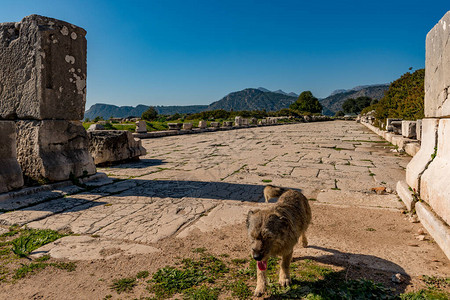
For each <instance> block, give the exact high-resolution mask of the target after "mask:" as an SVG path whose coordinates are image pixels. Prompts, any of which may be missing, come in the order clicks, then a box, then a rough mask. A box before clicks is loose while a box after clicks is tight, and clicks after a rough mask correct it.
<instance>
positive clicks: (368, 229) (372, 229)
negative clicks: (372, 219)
mask: <svg viewBox="0 0 450 300" xmlns="http://www.w3.org/2000/svg"><path fill="white" fill-rule="evenodd" d="M366 231H377V230H376V229H375V228H372V227H368V228H366Z"/></svg>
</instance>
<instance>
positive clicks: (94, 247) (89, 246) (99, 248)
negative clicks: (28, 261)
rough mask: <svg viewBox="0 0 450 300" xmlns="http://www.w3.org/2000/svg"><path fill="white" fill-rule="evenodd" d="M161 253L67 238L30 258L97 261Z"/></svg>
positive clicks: (129, 245) (117, 243) (139, 246)
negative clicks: (44, 257)
mask: <svg viewBox="0 0 450 300" xmlns="http://www.w3.org/2000/svg"><path fill="white" fill-rule="evenodd" d="M159 251H160V250H159V249H157V248H155V247H151V246H147V245H142V244H134V243H127V242H124V241H117V240H105V239H102V238H93V237H89V236H66V237H63V238H61V239H59V240H56V241H54V242H53V243H50V244H47V245H45V246H42V247H41V248H39V249H38V250H35V251H33V252H32V253H31V254H30V256H31V257H32V258H38V257H42V256H44V255H50V256H51V257H53V258H57V259H69V260H96V259H113V258H117V257H120V256H130V255H135V254H148V253H155V252H159Z"/></svg>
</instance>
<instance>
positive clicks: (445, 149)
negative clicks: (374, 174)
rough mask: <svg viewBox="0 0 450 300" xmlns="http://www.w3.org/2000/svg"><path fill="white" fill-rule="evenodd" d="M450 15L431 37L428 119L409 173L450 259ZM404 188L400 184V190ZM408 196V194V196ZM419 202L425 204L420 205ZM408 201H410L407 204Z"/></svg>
mask: <svg viewBox="0 0 450 300" xmlns="http://www.w3.org/2000/svg"><path fill="white" fill-rule="evenodd" d="M449 40H450V11H449V12H447V14H445V16H444V17H443V18H442V19H441V20H440V21H439V23H438V24H436V26H434V28H433V29H432V30H431V31H430V32H429V33H428V35H427V38H426V60H425V107H424V109H425V119H423V120H422V132H421V143H422V146H421V148H420V151H419V152H418V153H417V154H416V156H415V157H414V158H413V159H412V160H411V162H410V163H409V164H408V166H407V169H406V183H407V184H408V185H409V186H410V187H411V189H410V190H412V193H411V192H409V193H410V195H408V194H405V191H404V190H405V189H402V190H403V192H402V193H403V195H402V193H400V192H399V195H400V196H401V198H402V199H403V200H404V201H405V199H408V198H410V199H411V194H412V196H413V197H412V199H413V201H414V202H413V203H412V205H411V208H412V209H415V210H416V211H417V214H418V217H419V219H420V220H421V222H422V223H423V225H424V227H425V228H426V229H427V230H428V231H429V232H430V234H431V235H432V236H433V237H434V239H435V240H436V242H437V243H438V244H439V245H440V246H441V248H442V249H443V250H444V252H445V253H446V255H447V256H448V257H449V258H450V228H449V226H448V224H449V223H450V119H449V118H450V43H449ZM400 185H401V184H399V186H400ZM406 193H407V192H406ZM418 199H420V200H422V201H419V202H417V200H418ZM406 201H407V200H406Z"/></svg>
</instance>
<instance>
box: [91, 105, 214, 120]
mask: <svg viewBox="0 0 450 300" xmlns="http://www.w3.org/2000/svg"><path fill="white" fill-rule="evenodd" d="M149 107H150V106H148V105H141V104H140V105H138V106H136V107H133V106H116V105H111V104H102V103H97V104H94V105H92V106H91V108H89V109H88V110H87V111H86V112H85V113H84V117H85V118H89V119H94V118H95V117H102V118H104V119H105V120H106V119H109V118H110V117H115V118H126V117H130V116H135V117H141V115H142V113H143V112H144V111H146V110H147V109H148V108H149ZM154 107H155V109H156V111H157V112H158V114H162V115H172V114H175V113H179V114H192V113H198V112H201V111H204V110H205V109H206V108H208V105H189V106H154Z"/></svg>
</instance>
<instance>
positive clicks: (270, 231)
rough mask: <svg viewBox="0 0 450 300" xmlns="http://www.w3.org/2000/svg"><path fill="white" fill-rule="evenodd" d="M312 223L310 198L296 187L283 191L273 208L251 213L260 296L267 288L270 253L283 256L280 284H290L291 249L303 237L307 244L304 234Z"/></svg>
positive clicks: (251, 228)
mask: <svg viewBox="0 0 450 300" xmlns="http://www.w3.org/2000/svg"><path fill="white" fill-rule="evenodd" d="M310 222H311V208H310V206H309V203H308V199H306V197H305V196H303V194H302V193H300V192H297V191H294V190H288V191H287V192H285V193H283V194H282V195H281V197H280V198H279V199H278V202H277V203H276V204H275V205H273V206H272V207H270V208H267V209H264V210H256V211H250V212H249V213H248V216H247V228H248V236H249V239H250V242H251V249H252V256H253V258H254V259H255V260H256V261H257V266H258V270H257V283H256V290H255V293H254V295H255V296H257V297H259V296H261V295H262V294H264V293H265V291H266V284H267V279H266V270H267V261H268V259H269V257H271V256H281V258H282V260H281V269H280V277H279V283H280V285H282V286H287V285H289V284H290V282H291V277H290V275H289V265H290V263H291V260H292V252H293V250H294V246H295V244H297V242H298V239H299V237H300V236H302V245H303V247H306V246H307V245H308V240H307V239H306V235H305V234H306V230H307V229H308V226H309V224H310Z"/></svg>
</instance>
